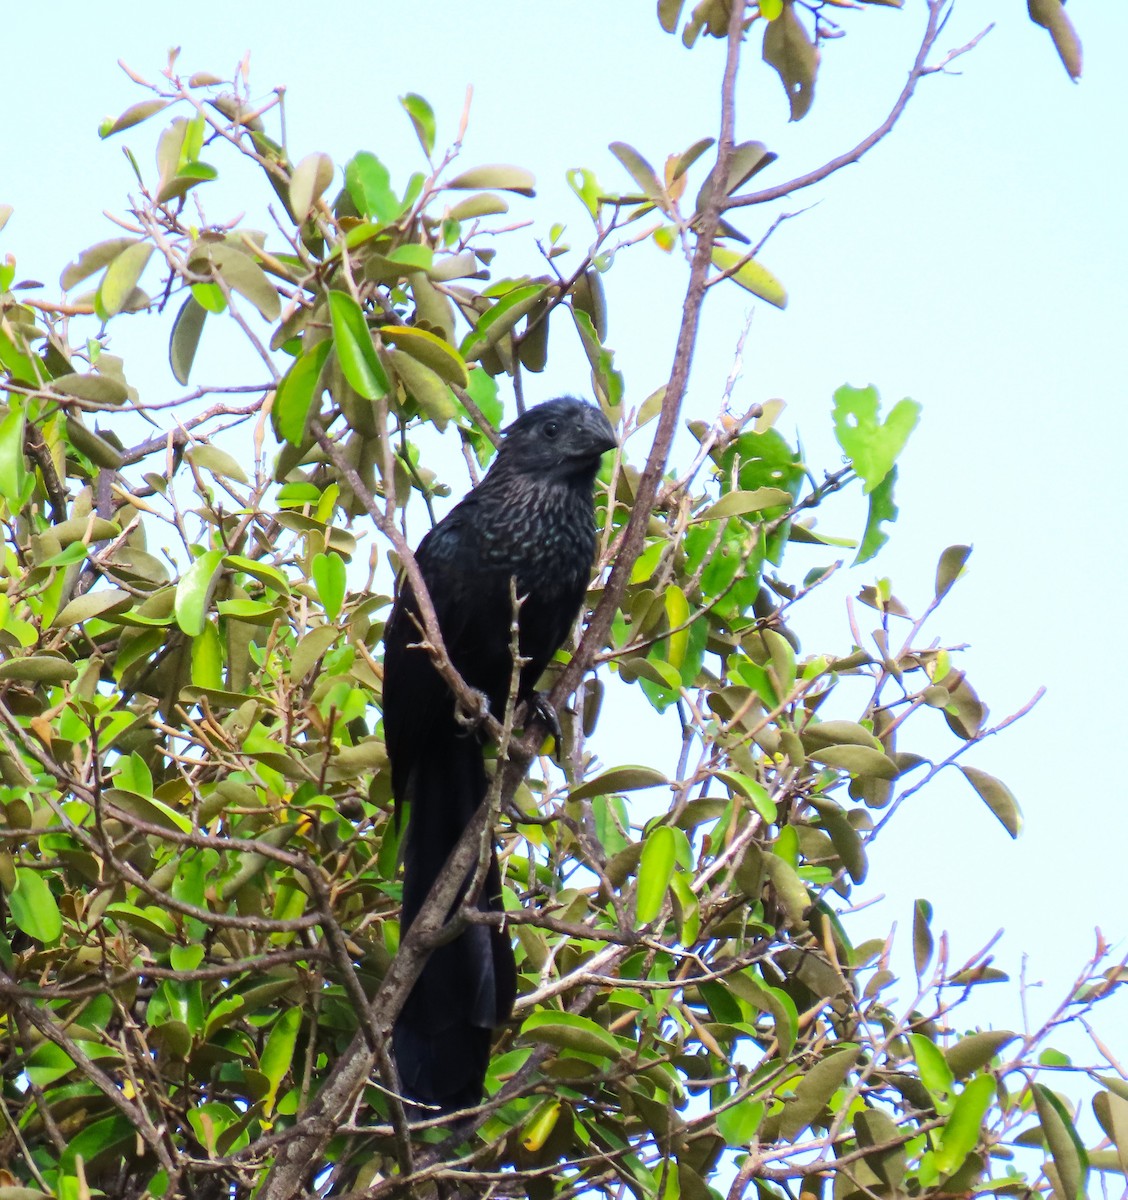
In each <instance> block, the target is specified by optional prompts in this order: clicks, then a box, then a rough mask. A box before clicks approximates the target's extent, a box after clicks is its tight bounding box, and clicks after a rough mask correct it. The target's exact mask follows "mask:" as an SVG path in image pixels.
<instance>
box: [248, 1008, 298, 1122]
mask: <svg viewBox="0 0 1128 1200" xmlns="http://www.w3.org/2000/svg"><path fill="white" fill-rule="evenodd" d="M301 1023H302V1009H301V1006H300V1005H296V1004H295V1005H291V1006H289V1007H287V1008H283V1010H282V1012H281V1014H280V1015H279V1017H278V1019H277V1020H276V1021H275V1022H274V1025H273V1026H272V1028H271V1030H270V1036H269V1037H268V1038H267V1039H266V1045H265V1046H264V1047H263V1051H262V1057H261V1058H260V1059H259V1070H260V1071H261V1072H262V1073H263V1074H264V1075H265V1076H266V1077H267V1079H268V1080H270V1090H269V1091H268V1092H267V1094H266V1096H265V1097H264V1099H263V1107H264V1108H265V1110H266V1112H268V1113H269V1112H271V1111H272V1110H273V1108H274V1101H275V1097H276V1096H277V1094H278V1089H279V1087H280V1086H281V1084H282V1081H283V1080H284V1079H285V1078H286V1075H287V1073H288V1072H289V1070H290V1066H291V1064H292V1063H293V1061H294V1047H295V1046H296V1044H297V1040H298V1030H299V1029H300V1028H301Z"/></svg>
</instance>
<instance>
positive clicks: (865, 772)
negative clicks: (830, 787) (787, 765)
mask: <svg viewBox="0 0 1128 1200" xmlns="http://www.w3.org/2000/svg"><path fill="white" fill-rule="evenodd" d="M808 757H810V758H813V759H814V760H815V761H816V762H821V763H824V764H825V765H826V766H828V767H834V768H835V770H838V771H849V772H850V774H851V775H862V776H872V777H874V778H877V779H896V778H897V776H898V775H899V774H900V770H899V768H898V766H897V764H896V763H895V762H894V761H893V760H892V759H891V758H890V757H889V756H888V755H886V754H883V753H882V752H881V751H880V750H874V749H873V748H872V747H870V746H826V747H824V748H822V749H816V750H812V751H811V752H810V754H809V756H808Z"/></svg>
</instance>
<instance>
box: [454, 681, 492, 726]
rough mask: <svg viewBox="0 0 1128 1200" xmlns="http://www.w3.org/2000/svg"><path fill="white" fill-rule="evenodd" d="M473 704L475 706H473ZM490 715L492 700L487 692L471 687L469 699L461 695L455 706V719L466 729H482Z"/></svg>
mask: <svg viewBox="0 0 1128 1200" xmlns="http://www.w3.org/2000/svg"><path fill="white" fill-rule="evenodd" d="M471 705H473V707H471ZM489 716H490V702H489V698H488V697H487V696H486V694H485V692H479V691H477V690H476V689H474V688H471V689H470V695H469V698H468V700H466V701H464V700H463V698H462V697H459V701H458V703H457V704H456V705H455V707H454V719H455V720H456V721H457V722H458V723H459V725H461V726H463V727H464V728H466V729H480V728H481V727H482V726H483V725H484V724H485V723H486V721H488V720H489Z"/></svg>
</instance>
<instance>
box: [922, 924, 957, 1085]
mask: <svg viewBox="0 0 1128 1200" xmlns="http://www.w3.org/2000/svg"><path fill="white" fill-rule="evenodd" d="M931 926H932V905H931V904H929V902H928V901H927V900H917V901H916V902H915V903H914V904H913V966H914V967H915V968H916V975H917V978H918V979H919V978H920V977H921V976H922V975H923V974H924V973H925V971H926V970H927V969H928V964H929V963H930V962H931V961H932V951H933V945H934V944H933V940H932V928H931ZM954 1069H955V1068H953V1070H954Z"/></svg>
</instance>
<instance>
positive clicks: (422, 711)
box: [384, 398, 615, 1111]
mask: <svg viewBox="0 0 1128 1200" xmlns="http://www.w3.org/2000/svg"><path fill="white" fill-rule="evenodd" d="M614 444H615V440H614V435H613V433H612V430H611V426H610V425H609V424H608V422H607V420H606V418H604V416H603V414H602V413H600V412H599V410H598V409H596V408H593V407H592V406H591V405H588V404H585V403H583V402H582V401H580V400H575V399H571V398H564V399H559V400H551V401H549V402H548V403H546V404H541V405H538V406H537V407H536V408H533V409H530V410H529V411H528V412H527V413H525V414H524V415H523V416H521V417H519V418H518V419H517V420H516V421H515V422H514V423H513V424H512V425H511V426H510V427H509V428H508V429H507V430H506V431H505V436H504V438H503V440H502V444H501V447H500V449H499V451H498V455H497V458H496V459H495V460H494V463H493V465H492V466H491V468H490V470H489V472H488V473H487V474H486V477H485V478H484V479H483V480H482V482H481V483H480V484H479V485H478V486H477V487H476V488H474V490H473V491H472V492H470V494H469V495H467V496H466V497H465V499H463V500H462V501H461V502H460V503H459V504H458V505H457V506H456V507H455V508H454V509H452V510H451V512H450V513H449V514H448V515H447V516H446V517H445V518H444V519H443V520H442V521H440V522H439V523H438V525H436V526H435V528H434V529H432V530H431V532H430V533H428V534H427V536H426V537H425V538H424V539H423V541H422V542H421V543H420V545H419V549H418V550H417V551H416V559H417V561H418V563H419V569H420V571H421V573H422V575H423V579H424V581H425V582H426V584H427V590H428V592H429V594H430V596H431V600H432V603H433V604H434V608H435V615H436V617H437V618H438V622H439V628H440V629H441V630H442V634H443V640H444V642H445V644H446V648H447V652H448V653H449V655H450V658H451V661H452V663H453V664H454V666H455V667H456V669H457V670H458V672H459V673H460V674H461V675H462V677H463V678H464V679H465V680H466V682H467V683H468V684H469V685H470V686H471V687H473V688H476V689H477V690H478V691H480V692H482V693H484V695H485V696H486V697H487V699H488V700H489V704H490V709H491V711H492V712H493V713H494V715H495V716H498V717H500V716H501V715H502V714H503V712H504V708H505V703H506V700H507V698H508V692H509V683H510V675H511V670H512V663H511V656H510V621H511V614H512V609H511V602H510V579H511V578H512V579H514V580H515V581H516V587H517V594H518V596H520V597H522V598H523V600H522V605H521V612H520V645H521V654H522V656H523V657H525V658H527V659H528V660H529V661H528V663H527V665H526V666H525V667H524V668H523V669H522V672H521V681H520V690H519V699H521V700H528V699H529V698H530V697H531V696H532V694H533V689H534V688H535V686H536V682H537V680H538V679H539V677H540V676H541V674H542V673H543V671H544V669H545V667H546V665H547V664H548V661H549V660H550V659H551V658H552V656H553V654H555V653H556V651H557V649H558V648H559V647H560V646H561V644H562V643H563V641H564V639H565V638H566V637H567V636H568V632H569V630H570V629H571V627H572V623H573V622H574V621H575V619H576V615H577V613H578V612H579V609H580V606H581V604H582V603H583V598H584V594H585V592H586V590H587V585H588V582H589V578H590V575H591V567H592V560H593V558H594V555H595V526H594V510H593V502H592V485H593V483H594V480H595V475H596V472H597V470H598V469H599V461H600V457H601V455H602V454H603V453H604V451H606V450H609V449H611V447H612V446H614ZM414 611H415V601H414V594H413V593H412V591H411V588H410V586H409V585H408V584H407V583H406V581H405V583H404V585H403V588H402V591H401V593H400V596H399V598H398V600H397V601H396V604H395V607H394V608H393V610H392V616H391V618H390V620H389V622H388V627H387V630H386V632H385V636H384V732H385V737H386V740H387V747H388V754H389V757H390V758H391V763H392V789H393V791H394V793H395V797H396V803H397V807H398V806H399V805H401V804H403V803H405V802H408V801H410V804H411V817H410V821H409V824H408V829H407V837H406V844H405V850H404V894H403V921H402V927H403V929H404V930H406V929H407V928H408V927H409V926H410V924H411V922H412V921H413V920H414V919H415V916H416V915H417V914H418V912H419V909H420V908H421V907H422V905H423V902H424V901H425V900H426V898H427V894H428V892H429V891H430V889H431V885H432V883H433V882H434V881H435V879H436V878H437V877H438V875H439V873H440V871H441V870H442V868H443V864H444V863H445V862H446V860H447V857H448V856H449V854H450V852H451V850H452V849H453V848H454V846H455V844H456V843H457V841H458V839H459V837H460V835H461V833H462V831H463V829H464V828H465V827H466V824H467V822H468V821H469V820H470V818H471V816H472V815H473V813H474V811H475V810H476V809H477V807H478V805H479V804H480V803H481V802H482V799H483V798H484V796H485V794H486V790H487V776H486V771H485V767H484V765H483V762H482V750H481V743H480V740H479V737H478V735H477V734H476V733H474V732H472V731H468V730H467V729H466V727H465V726H464V725H462V724H460V723H459V722H458V721H457V720H456V718H455V711H454V698H453V696H452V694H451V692H450V691H449V689H448V688H447V686H446V684H445V683H444V682H443V680H442V679H441V677H440V676H439V675H438V673H437V672H436V671H435V669H434V667H433V665H432V663H431V660H430V658H429V657H428V655H427V653H426V652H425V651H423V650H421V649H419V648H418V646H417V645H416V643H418V642H419V641H420V640H422V634H421V633H420V629H419V626H418V625H417V624H416V622H415V620H413V618H412V613H413V612H414ZM478 905H479V907H480V908H481V909H482V910H483V911H489V910H493V911H501V881H500V876H499V873H498V867H497V861H496V859H494V861H493V862H492V863H491V865H490V871H489V874H488V876H487V879H486V882H485V886H484V888H483V889H482V895H481V896H480V897H479V900H478ZM515 994H516V968H515V965H514V960H513V949H512V945H511V943H510V941H509V937H508V934H507V933H506V932H505V931H504V930H503V929H499V928H493V927H487V926H472V927H470V928H468V929H466V930H465V931H464V932H463V933H461V934H460V935H459V936H458V937H457V938H455V939H454V940H453V941H451V942H448V943H447V944H445V945H443V946H440V947H438V948H437V949H436V950H435V951H434V952H433V953H432V954H431V957H430V958H429V959H428V961H427V963H426V965H425V966H424V968H423V972H422V974H421V975H420V976H419V979H418V980H417V982H416V984H415V986H414V988H413V989H412V991H411V993H410V995H409V996H408V998H407V1001H406V1002H405V1004H404V1007H403V1009H402V1011H401V1013H400V1016H399V1018H398V1019H397V1021H396V1026H395V1031H394V1036H393V1049H394V1053H395V1058H396V1065H397V1068H398V1070H399V1074H400V1082H401V1084H402V1086H403V1089H404V1091H405V1092H406V1093H407V1094H408V1095H409V1096H411V1097H412V1098H414V1099H415V1100H419V1101H422V1102H424V1103H426V1104H434V1105H438V1106H439V1107H441V1108H442V1109H444V1110H447V1111H451V1110H453V1109H456V1108H462V1107H466V1106H468V1105H472V1104H476V1103H477V1102H478V1101H479V1100H480V1099H481V1095H482V1085H483V1081H484V1079H485V1073H486V1066H487V1064H488V1061H489V1050H490V1041H491V1038H492V1031H493V1029H494V1028H495V1027H496V1026H497V1025H499V1024H501V1023H502V1022H504V1021H505V1020H506V1019H507V1018H508V1016H509V1013H510V1010H511V1008H512V1005H513V1000H514V997H515Z"/></svg>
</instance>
